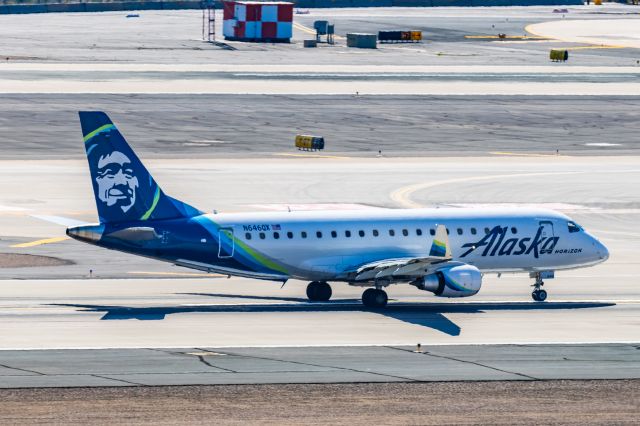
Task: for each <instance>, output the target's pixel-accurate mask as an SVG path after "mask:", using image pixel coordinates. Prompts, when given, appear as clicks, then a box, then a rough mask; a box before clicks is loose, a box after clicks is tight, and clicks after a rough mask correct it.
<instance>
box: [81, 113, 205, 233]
mask: <svg viewBox="0 0 640 426" xmlns="http://www.w3.org/2000/svg"><path fill="white" fill-rule="evenodd" d="M79 114H80V124H81V125H82V135H83V136H84V144H85V149H86V150H87V159H88V160H89V169H90V171H91V182H92V184H93V192H94V194H95V197H96V204H97V206H98V216H99V217H100V222H101V223H106V222H131V221H140V220H159V219H175V218H181V217H193V216H196V215H199V214H201V212H200V211H199V210H197V209H195V208H193V207H191V206H189V205H188V204H185V203H183V202H181V201H178V200H175V199H173V198H171V197H169V196H167V195H165V194H164V192H162V189H160V187H159V186H158V184H157V183H156V181H155V180H153V177H151V174H150V173H149V172H148V171H147V169H146V168H145V167H144V165H143V164H142V162H141V161H140V159H138V156H137V155H136V154H135V153H134V152H133V150H132V149H131V147H130V146H129V145H128V144H127V141H125V139H124V137H123V136H122V135H121V134H120V132H119V131H118V129H116V126H114V125H113V123H112V122H111V120H110V119H109V117H108V116H107V114H105V113H104V112H97V111H96V112H93V111H92V112H84V111H81V112H80V113H79Z"/></svg>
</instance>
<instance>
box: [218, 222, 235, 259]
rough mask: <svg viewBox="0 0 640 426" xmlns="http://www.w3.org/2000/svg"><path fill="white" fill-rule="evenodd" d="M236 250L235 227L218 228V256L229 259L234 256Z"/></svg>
mask: <svg viewBox="0 0 640 426" xmlns="http://www.w3.org/2000/svg"><path fill="white" fill-rule="evenodd" d="M234 250H235V241H234V238H233V228H220V229H219V230H218V258H220V259H228V258H230V257H233V251H234Z"/></svg>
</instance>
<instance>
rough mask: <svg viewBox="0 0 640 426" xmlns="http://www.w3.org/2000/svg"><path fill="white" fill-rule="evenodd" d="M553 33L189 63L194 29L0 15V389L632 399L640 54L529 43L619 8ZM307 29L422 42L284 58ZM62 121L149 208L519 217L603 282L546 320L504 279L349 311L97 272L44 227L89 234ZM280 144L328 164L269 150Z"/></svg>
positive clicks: (586, 12) (153, 16) (344, 293)
mask: <svg viewBox="0 0 640 426" xmlns="http://www.w3.org/2000/svg"><path fill="white" fill-rule="evenodd" d="M552 10H553V8H552V7H539V8H477V9H470V8H464V9H457V8H444V9H438V8H429V9H402V8H394V9H385V10H382V9H376V10H373V9H358V10H314V11H312V12H311V13H310V14H309V15H304V16H296V21H297V22H296V30H295V31H296V32H295V34H294V43H293V44H291V45H258V44H253V43H252V44H241V43H228V44H226V45H211V44H206V43H203V42H202V41H200V40H199V38H200V30H201V27H200V23H201V21H200V18H201V16H200V13H199V12H198V11H171V12H168V11H166V12H163V11H154V12H146V11H145V12H143V13H141V17H140V18H136V19H127V18H125V15H126V14H125V13H100V14H51V15H46V16H44V17H42V16H36V15H28V16H11V17H5V16H0V36H1V37H3V40H6V41H7V43H6V44H5V45H3V47H2V51H1V52H0V57H5V61H3V62H4V63H2V64H0V93H2V98H3V103H2V105H0V117H2V118H1V120H2V121H0V128H1V129H2V137H3V140H2V148H3V149H2V151H1V152H0V157H1V158H2V161H1V162H0V266H3V267H0V336H1V337H2V338H1V339H0V349H2V350H0V364H2V365H1V366H0V387H25V386H26V387H29V386H35V387H38V386H43V387H48V386H72V387H73V386H128V385H161V384H194V383H287V382H296V383H312V382H323V383H326V382H344V381H349V382H369V381H377V382H379V381H390V382H391V381H393V382H395V381H405V382H409V381H433V380H445V381H446V380H454V381H455V380H498V381H503V380H504V381H508V380H522V381H541V380H553V379H563V378H566V379H578V378H579V379H589V378H591V379H620V378H637V371H640V369H638V363H639V360H638V353H639V352H638V349H637V347H638V342H639V341H640V334H639V332H638V330H640V322H639V318H640V315H639V312H640V297H639V296H640V292H639V291H638V278H637V277H638V276H639V274H640V262H638V260H637V253H638V250H639V249H640V243H639V242H640V233H639V232H638V231H637V223H638V219H640V217H639V216H640V201H639V200H638V197H637V194H638V193H637V182H638V181H639V179H640V176H639V175H640V157H638V156H637V153H638V141H637V134H638V130H639V129H638V123H639V121H638V120H637V114H636V113H635V110H637V106H638V105H637V104H638V102H639V99H640V90H639V89H638V88H639V87H640V86H638V83H637V82H636V81H635V80H637V76H638V75H639V74H640V68H638V64H637V60H638V50H637V49H635V48H630V47H625V46H617V45H613V44H610V43H612V42H613V41H615V39H614V38H613V36H615V34H612V31H611V30H608V31H609V33H607V34H604V35H603V34H600V36H601V37H603V38H606V39H608V40H609V41H602V40H593V39H590V40H588V43H583V42H582V40H578V41H566V39H565V37H567V34H566V32H567V31H569V33H571V31H576V30H575V29H573V30H571V28H576V27H571V26H570V27H566V26H563V25H561V24H558V25H557V26H554V27H553V28H552V29H545V28H544V27H543V30H544V31H549V32H550V34H549V35H545V34H542V35H540V34H538V35H535V36H534V35H533V34H532V33H527V28H529V26H530V25H536V24H541V23H544V22H548V21H559V20H561V19H565V20H566V21H573V20H575V21H580V22H583V21H585V20H593V21H594V22H596V21H598V20H602V19H604V18H606V19H610V20H616V21H617V23H618V24H619V25H618V27H619V28H623V27H624V28H629V27H632V28H633V27H634V24H635V22H636V21H637V19H636V15H637V10H638V9H637V8H633V7H630V6H621V5H607V6H603V7H601V8H591V7H578V8H570V10H569V12H568V13H566V14H565V15H566V16H564V17H561V16H560V15H559V14H557V13H555V14H554V13H553V11H552ZM322 18H329V19H330V20H334V21H335V22H336V25H337V28H338V33H339V36H344V34H345V33H346V32H347V31H376V30H377V29H385V28H387V27H391V26H393V27H394V28H395V27H397V25H398V24H399V23H402V24H405V25H411V26H412V27H413V28H412V29H423V31H424V34H425V40H424V42H423V43H420V44H415V45H402V46H381V47H380V49H377V50H376V51H374V52H371V51H358V50H354V49H347V48H346V47H345V46H344V45H343V44H342V45H341V44H340V43H339V45H338V46H334V47H329V46H322V47H321V48H318V49H303V48H302V47H301V40H302V39H303V38H309V37H311V36H310V34H309V28H308V27H309V26H310V25H311V24H312V22H313V20H315V19H322ZM581 25H583V26H581V27H580V28H579V30H580V31H585V30H584V28H585V26H584V24H581ZM383 27H384V28H383ZM104 28H109V29H110V31H108V32H105V31H104ZM531 28H532V31H533V30H535V26H534V27H531ZM567 28H569V30H567ZM609 28H616V26H615V25H614V26H610V27H609ZM536 31H540V30H536ZM552 31H553V32H554V34H553V37H557V38H561V37H562V40H559V39H554V38H553V37H552V34H551V32H552ZM499 32H504V33H506V34H507V35H508V36H509V37H508V38H507V39H505V40H497V39H495V37H496V36H497V33H499ZM556 32H557V33H556ZM614 32H615V31H614ZM43 33H44V34H47V37H46V38H43V37H41V34H43ZM561 33H562V34H561ZM78 34H83V37H82V38H81V39H78V37H77V35H78ZM569 35H571V34H569ZM574 35H575V34H574ZM589 35H590V36H593V35H594V34H589ZM619 35H621V39H625V38H626V39H628V38H629V35H628V34H627V33H625V32H621V34H619ZM623 41H624V40H623ZM552 47H562V48H565V47H566V48H569V49H571V50H570V52H571V59H570V62H568V63H566V64H551V63H550V62H549V59H548V50H549V49H550V48H552ZM361 87H362V89H361ZM136 91H137V92H140V93H138V94H135V92H136ZM51 92H55V93H54V94H51ZM222 92H225V93H226V94H221V93H222ZM48 93H49V94H48ZM203 93H208V94H203ZM265 93H269V94H268V95H265ZM367 93H375V94H377V95H376V96H368V95H366V94H367ZM292 94H295V95H292ZM416 94H418V95H421V96H415V95H416ZM434 94H438V96H434ZM452 94H456V95H466V96H451V95H452ZM533 94H538V95H541V96H531V95H533ZM470 95H473V96H470ZM497 95H509V96H497ZM542 95H544V96H542ZM79 109H92V110H95V109H102V110H105V111H107V112H108V113H109V114H110V115H111V116H112V117H113V118H114V120H115V121H116V123H117V125H118V126H119V127H120V129H121V130H122V131H123V133H124V134H125V136H126V137H127V139H128V140H129V141H130V142H131V144H132V146H133V147H134V148H135V149H136V150H137V151H138V153H139V154H140V156H141V157H142V159H143V160H145V163H147V165H148V166H149V168H150V170H151V171H152V173H153V174H154V177H156V179H157V180H158V181H159V182H160V184H161V185H162V187H163V189H164V190H165V192H167V193H168V194H171V195H172V196H175V197H177V198H179V199H183V200H185V201H187V202H189V203H191V204H193V205H195V206H198V207H199V208H201V209H203V210H205V211H214V210H216V211H222V212H236V211H250V210H258V211H260V210H262V211H270V210H282V211H286V210H287V209H288V208H292V209H293V210H305V209H320V208H328V209H345V208H359V209H366V208H403V207H404V208H416V207H422V206H432V207H438V206H457V207H473V208H483V207H492V206H493V207H495V206H502V205H509V206H511V205H514V204H517V205H521V206H526V205H538V206H543V207H549V208H553V209H556V210H559V211H562V212H565V213H567V214H568V215H570V216H571V217H573V218H574V219H575V220H577V221H578V222H579V223H581V224H582V225H583V226H584V227H585V228H586V229H588V230H589V231H591V232H593V233H594V234H595V235H597V236H598V237H600V238H601V239H602V241H603V242H604V243H605V244H606V245H607V247H609V250H610V252H611V258H610V259H609V260H608V261H607V262H606V263H604V264H602V265H599V266H597V267H594V268H591V269H584V270H575V271H566V272H559V273H557V278H556V279H555V280H553V281H549V282H547V284H546V285H545V288H546V290H547V291H549V299H548V301H547V302H545V303H535V302H532V301H531V300H530V291H531V288H530V285H531V280H530V279H529V278H528V277H526V276H510V275H505V276H502V277H500V278H498V277H496V276H486V277H485V278H486V279H485V284H484V286H483V289H482V290H481V292H480V293H479V294H478V295H477V296H475V297H473V298H472V299H468V300H440V299H437V298H435V297H432V296H429V295H428V294H425V293H420V292H419V291H418V290H416V289H414V288H413V287H411V288H408V286H395V287H393V288H391V289H389V295H390V298H391V301H390V305H389V307H388V309H386V310H384V311H371V310H366V309H364V308H363V307H362V306H361V304H360V301H359V298H360V294H361V289H359V288H351V287H348V286H346V285H340V284H336V285H335V286H334V300H333V301H332V302H329V303H310V302H308V301H306V299H305V298H304V289H305V285H306V283H302V282H297V281H292V282H289V283H287V285H286V286H284V287H283V288H280V285H279V284H273V283H265V282H256V281H252V280H247V279H242V278H229V279H228V278H226V277H222V276H218V275H204V274H201V273H199V272H198V271H190V270H184V269H181V268H177V267H174V266H171V265H167V264H162V263H159V262H154V261H151V260H148V259H141V258H135V257H132V256H128V255H123V254H120V253H115V252H108V251H105V250H101V249H97V248H94V247H91V246H87V245H83V244H81V243H79V242H76V241H72V240H69V239H67V238H66V237H65V235H64V226H63V225H62V224H63V223H69V221H70V220H71V221H94V220H95V206H94V199H93V195H92V193H91V186H90V181H89V176H88V170H87V167H86V161H85V159H84V154H83V152H82V143H81V139H80V130H79V125H78V122H77V116H76V112H77V111H78V110H79ZM297 133H314V134H321V135H323V136H325V137H326V138H327V142H328V144H327V150H326V151H324V152H322V153H309V152H300V151H297V150H294V149H292V147H291V145H292V141H293V137H294V135H295V134H297ZM379 150H381V151H382V155H378V151H379ZM147 159H148V160H147ZM345 183H347V184H345ZM18 266H19V267H18ZM417 343H421V344H422V349H423V350H424V351H426V352H425V353H414V352H412V351H413V350H414V349H415V348H416V344H417Z"/></svg>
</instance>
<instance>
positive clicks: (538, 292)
mask: <svg viewBox="0 0 640 426" xmlns="http://www.w3.org/2000/svg"><path fill="white" fill-rule="evenodd" d="M535 278H536V282H535V284H534V285H533V292H532V293H531V297H532V298H533V300H535V301H536V302H544V301H545V300H547V292H546V291H545V290H542V286H543V285H544V281H542V277H541V276H540V273H537V274H536V276H535Z"/></svg>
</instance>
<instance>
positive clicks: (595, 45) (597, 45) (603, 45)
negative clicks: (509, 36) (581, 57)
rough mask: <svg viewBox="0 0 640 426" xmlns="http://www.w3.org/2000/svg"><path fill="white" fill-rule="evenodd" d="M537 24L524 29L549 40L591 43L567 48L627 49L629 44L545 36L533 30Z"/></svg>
mask: <svg viewBox="0 0 640 426" xmlns="http://www.w3.org/2000/svg"><path fill="white" fill-rule="evenodd" d="M535 25H538V24H529V25H527V26H526V27H524V30H525V31H526V32H528V33H530V34H533V35H534V36H537V37H541V38H546V39H549V40H557V41H561V42H564V43H577V44H589V46H576V47H568V48H565V49H566V50H585V49H626V48H627V46H614V45H608V44H598V43H589V42H588V41H584V42H579V41H575V40H568V39H566V38H555V37H549V36H545V35H544V34H540V33H537V32H535V31H533V30H532V29H531V28H532V27H534V26H535Z"/></svg>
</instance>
